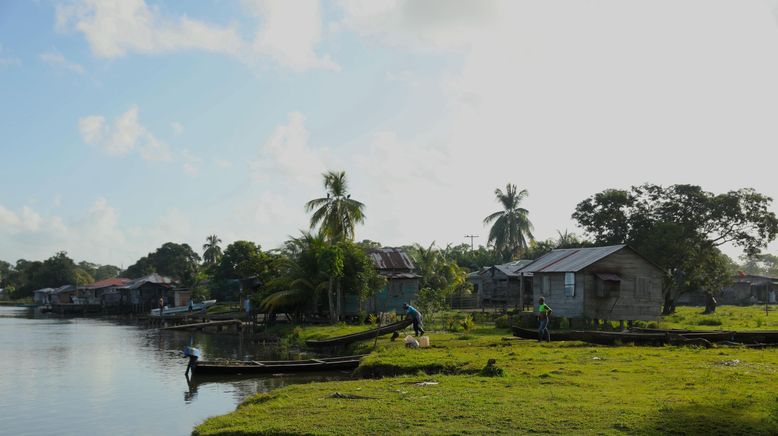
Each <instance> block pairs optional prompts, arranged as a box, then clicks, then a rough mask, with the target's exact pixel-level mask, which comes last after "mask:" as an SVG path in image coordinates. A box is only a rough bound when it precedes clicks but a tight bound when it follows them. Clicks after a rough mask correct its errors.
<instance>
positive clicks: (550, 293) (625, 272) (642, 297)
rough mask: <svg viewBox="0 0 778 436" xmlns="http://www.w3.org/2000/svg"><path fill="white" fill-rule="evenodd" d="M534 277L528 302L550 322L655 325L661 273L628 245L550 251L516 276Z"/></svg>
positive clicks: (659, 269)
mask: <svg viewBox="0 0 778 436" xmlns="http://www.w3.org/2000/svg"><path fill="white" fill-rule="evenodd" d="M517 273H518V274H522V275H532V276H533V280H532V282H533V286H532V289H533V294H534V295H533V297H534V301H535V302H537V300H538V298H540V297H544V298H545V300H546V304H548V305H549V306H551V308H552V310H553V314H554V316H555V317H565V318H574V319H586V320H616V321H619V320H622V321H633V320H654V319H657V318H659V315H660V312H661V308H662V301H663V300H662V279H663V277H664V272H663V271H662V269H661V268H660V267H659V266H657V265H656V264H654V263H653V262H651V261H650V260H648V259H646V258H645V257H643V256H642V255H640V254H639V253H638V252H637V251H635V250H634V249H632V248H631V247H629V246H627V245H611V246H607V247H589V248H567V249H557V250H553V251H551V252H549V253H547V254H545V255H544V256H541V257H540V258H538V259H537V260H535V261H534V262H532V263H531V264H529V265H527V266H525V267H524V268H521V269H520V270H518V271H517Z"/></svg>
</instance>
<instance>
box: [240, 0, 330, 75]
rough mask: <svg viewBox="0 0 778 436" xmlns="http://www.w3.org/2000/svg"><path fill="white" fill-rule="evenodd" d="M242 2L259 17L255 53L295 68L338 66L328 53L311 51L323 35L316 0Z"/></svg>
mask: <svg viewBox="0 0 778 436" xmlns="http://www.w3.org/2000/svg"><path fill="white" fill-rule="evenodd" d="M244 4H246V5H247V6H248V7H249V8H250V9H251V10H253V11H254V12H255V13H256V14H257V15H258V16H259V17H260V18H261V19H262V25H261V26H260V28H259V31H258V32H257V35H256V37H255V39H254V42H253V48H254V50H255V51H256V52H257V53H261V54H265V55H268V56H270V57H272V58H273V59H275V60H276V61H277V62H278V63H279V64H281V65H285V66H287V67H289V68H291V69H293V70H298V71H301V70H307V69H311V68H322V69H330V70H339V69H340V67H339V66H338V64H336V63H335V62H334V61H333V60H332V59H331V58H330V57H329V56H327V55H325V56H321V57H320V56H319V55H317V54H316V52H315V51H314V47H316V46H317V45H318V44H319V43H320V42H321V37H322V14H321V4H320V3H319V0H302V1H294V2H290V1H285V0H255V1H244Z"/></svg>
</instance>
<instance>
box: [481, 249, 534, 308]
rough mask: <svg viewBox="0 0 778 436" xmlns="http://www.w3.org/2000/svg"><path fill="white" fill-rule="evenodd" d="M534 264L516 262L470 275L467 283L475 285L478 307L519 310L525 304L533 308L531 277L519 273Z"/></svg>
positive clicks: (523, 261) (527, 261)
mask: <svg viewBox="0 0 778 436" xmlns="http://www.w3.org/2000/svg"><path fill="white" fill-rule="evenodd" d="M532 262H533V261H532V260H515V261H513V262H508V263H503V264H501V265H493V266H490V267H484V268H481V269H480V270H478V271H474V272H472V273H470V274H468V275H467V281H468V282H470V283H472V285H473V294H474V296H475V297H476V298H475V303H476V304H475V305H476V307H478V308H487V307H499V308H507V307H516V308H519V307H522V306H524V303H527V304H528V305H530V306H531V305H532V289H531V279H530V278H529V276H527V277H524V276H522V275H521V274H519V273H518V271H519V270H520V269H522V268H524V267H525V266H527V265H529V264H530V263H532ZM522 281H524V283H522ZM527 283H529V285H527ZM525 289H526V291H527V292H525ZM526 297H529V298H526ZM527 300H528V301H527Z"/></svg>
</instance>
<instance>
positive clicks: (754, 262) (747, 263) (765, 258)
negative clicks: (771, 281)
mask: <svg viewBox="0 0 778 436" xmlns="http://www.w3.org/2000/svg"><path fill="white" fill-rule="evenodd" d="M740 259H741V261H742V262H743V264H742V265H741V266H739V269H740V270H742V271H743V272H744V273H746V274H753V275H761V276H769V277H778V256H775V255H773V254H769V253H759V254H755V255H753V256H746V255H743V256H741V258H740Z"/></svg>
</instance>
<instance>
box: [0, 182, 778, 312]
mask: <svg viewBox="0 0 778 436" xmlns="http://www.w3.org/2000/svg"><path fill="white" fill-rule="evenodd" d="M323 176H324V180H323V181H324V189H325V196H323V197H320V198H317V199H314V200H311V201H309V202H308V203H306V205H305V208H306V210H307V211H308V212H310V213H311V222H310V224H311V225H310V231H304V232H301V234H300V235H299V236H297V237H290V239H289V240H288V241H286V242H285V243H284V244H283V245H282V246H281V247H280V248H277V249H272V250H263V249H262V247H261V246H260V245H258V244H256V243H254V242H251V241H235V242H233V243H231V244H229V245H228V246H227V247H225V248H224V250H222V247H221V245H220V244H221V242H222V241H221V239H219V237H218V236H217V235H208V236H207V237H206V241H205V243H204V244H203V246H202V250H203V251H202V252H203V255H202V257H201V256H200V254H198V252H196V251H195V250H194V249H193V248H192V247H191V246H190V245H188V244H185V243H174V242H167V243H165V244H163V245H162V246H160V247H159V248H157V249H156V250H155V251H153V252H151V253H149V254H147V255H146V256H143V257H141V258H140V259H138V260H137V261H136V262H135V263H133V264H132V265H130V266H129V267H128V268H127V269H126V270H124V271H120V270H119V268H117V267H115V266H111V265H97V264H93V263H89V262H80V263H78V264H76V263H75V262H74V261H73V260H71V259H70V258H68V257H67V254H66V253H65V252H59V253H56V254H55V255H54V256H52V257H51V258H49V259H47V260H45V261H42V262H40V261H27V260H24V259H20V260H19V261H17V262H16V264H15V265H11V264H9V263H7V262H2V261H0V287H4V288H6V289H7V290H9V291H10V294H11V295H12V296H13V297H14V298H20V297H26V296H30V295H31V293H32V291H33V290H34V289H38V288H43V287H56V286H61V285H63V284H85V283H91V282H93V281H96V280H101V279H104V278H107V277H116V276H117V275H120V274H121V276H123V277H128V278H137V277H141V276H145V275H147V274H150V273H159V274H161V275H164V276H168V277H172V278H173V279H175V280H176V281H177V282H178V283H180V284H181V285H182V286H185V287H190V288H193V289H194V290H195V295H196V296H197V297H199V298H205V297H213V298H217V299H220V300H234V299H236V298H237V295H238V292H239V289H240V287H241V280H244V279H247V278H252V279H253V283H255V289H254V291H255V292H254V296H253V298H254V300H255V301H254V302H255V304H256V305H257V307H260V308H261V309H262V310H266V311H281V310H284V311H286V312H288V313H292V314H295V315H299V314H301V313H302V312H303V311H304V310H307V309H309V308H310V307H318V308H319V309H320V311H321V312H323V313H327V314H328V315H329V317H330V318H331V319H333V320H336V319H340V318H341V317H342V313H343V308H342V307H340V302H341V301H343V295H356V296H357V297H359V298H366V297H367V296H369V295H371V294H372V293H374V292H376V291H377V290H379V289H381V288H382V287H383V286H384V284H385V281H384V279H383V278H382V277H380V276H379V275H378V274H377V273H376V271H375V269H374V268H373V267H372V264H371V262H370V260H369V257H368V255H367V253H368V252H369V251H370V250H371V249H375V248H379V247H381V246H382V244H380V243H379V242H376V241H371V240H363V241H361V242H355V241H353V238H354V228H355V226H356V225H357V224H359V223H362V222H364V220H365V218H366V215H365V205H364V204H363V203H361V202H359V201H357V200H355V199H353V198H351V194H350V193H349V191H348V184H347V180H346V175H345V173H343V172H328V173H325V174H324V175H323ZM527 195H528V193H527V191H526V190H519V189H517V187H516V185H512V184H508V185H507V186H506V188H505V190H504V191H503V190H502V189H497V190H495V200H496V201H497V202H498V203H499V204H500V205H501V206H502V210H499V211H497V212H494V213H492V214H490V215H488V216H487V217H486V218H485V219H484V225H491V227H490V231H489V238H488V247H483V246H479V247H477V248H473V247H471V246H470V245H468V244H459V245H447V246H445V247H439V246H437V245H436V244H435V243H434V242H433V243H432V244H431V245H429V246H426V247H425V246H422V245H420V244H411V245H407V246H404V247H402V248H404V249H405V251H406V252H407V253H409V255H410V256H411V257H412V258H413V260H414V262H415V264H416V267H417V273H418V274H419V275H420V276H421V279H420V292H419V296H418V304H420V305H421V306H423V307H425V308H428V309H429V310H435V308H438V307H442V306H443V305H445V301H446V297H448V296H450V295H452V294H460V295H461V294H466V293H468V292H469V291H470V287H469V285H468V283H467V280H466V277H467V273H468V272H471V271H475V270H478V269H480V268H483V267H487V266H491V265H496V264H501V263H504V262H508V261H511V260H517V259H536V258H538V257H540V256H542V255H544V254H546V253H548V252H549V251H551V250H553V249H555V248H576V247H587V246H594V245H609V244H630V245H631V246H633V248H635V249H637V250H638V251H639V252H640V253H641V254H643V255H644V256H646V257H647V258H649V259H650V260H652V261H653V262H654V263H656V264H658V265H659V266H660V267H662V269H663V270H665V271H666V277H665V281H664V286H663V292H664V296H665V308H664V310H665V312H666V313H669V312H672V311H673V310H674V307H675V301H676V300H677V298H678V297H679V296H680V295H681V294H683V293H685V292H689V291H692V290H699V289H703V290H707V291H710V292H716V290H718V289H720V288H721V287H722V286H724V285H725V284H727V282H728V281H729V280H730V279H731V277H732V275H733V274H734V273H735V272H737V271H743V272H745V273H751V274H766V275H778V257H777V256H774V255H771V254H766V253H761V252H760V250H761V249H763V248H764V247H766V245H767V244H768V243H769V242H771V241H772V240H774V239H775V237H776V234H778V219H777V218H776V216H775V214H774V213H773V212H772V211H770V210H769V207H770V206H771V203H772V199H771V198H769V197H766V196H763V195H761V194H759V193H757V192H755V191H753V190H751V189H741V190H737V191H730V192H727V193H725V194H718V195H716V194H713V193H710V192H706V191H704V190H702V188H700V187H699V186H694V185H672V186H669V187H662V186H659V185H651V184H644V185H641V186H633V187H631V188H630V189H629V190H618V189H609V190H605V191H603V192H600V193H597V194H595V195H593V196H591V197H590V198H587V199H585V200H583V201H582V202H580V203H579V204H578V205H577V206H576V208H575V211H574V213H573V214H572V218H573V219H574V220H575V221H577V223H578V225H579V226H580V227H581V228H582V229H583V230H584V232H585V237H582V236H579V235H576V234H575V233H570V232H568V231H564V232H557V235H556V237H554V238H549V239H546V240H536V239H535V238H534V236H533V234H532V231H533V225H532V223H531V221H530V220H529V211H528V210H526V209H524V208H522V207H521V202H522V200H523V199H524V198H526V197H527ZM727 243H728V244H733V245H735V246H738V247H741V248H742V249H743V253H744V254H743V256H742V257H741V261H742V262H743V264H742V265H738V264H736V263H735V262H734V261H732V260H731V259H730V258H729V257H727V256H726V255H725V254H723V253H722V252H721V251H720V249H719V247H720V246H721V245H723V244H727Z"/></svg>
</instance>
